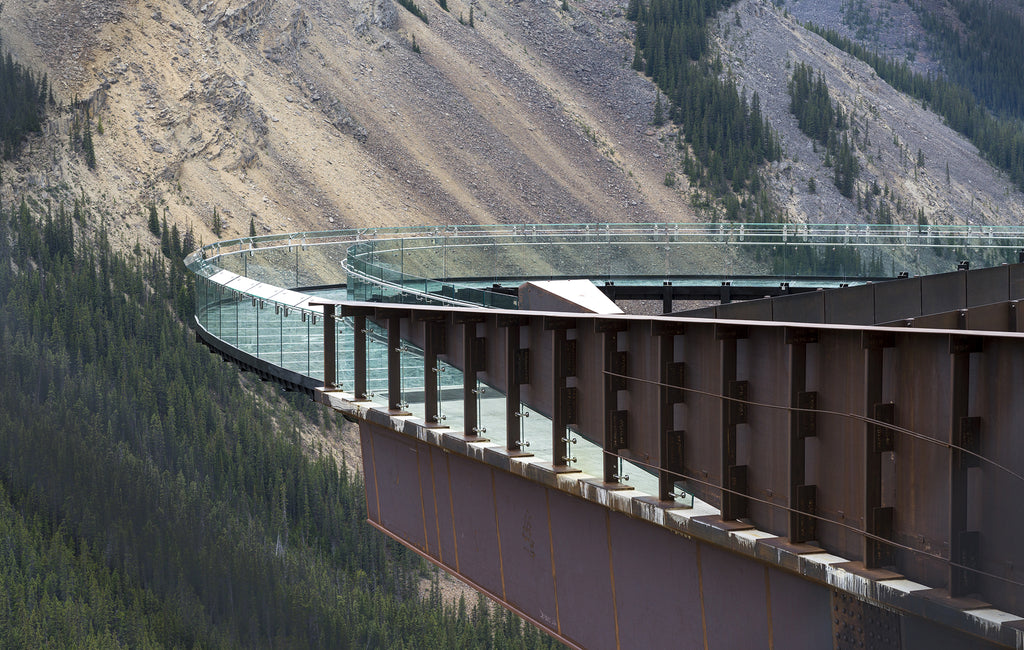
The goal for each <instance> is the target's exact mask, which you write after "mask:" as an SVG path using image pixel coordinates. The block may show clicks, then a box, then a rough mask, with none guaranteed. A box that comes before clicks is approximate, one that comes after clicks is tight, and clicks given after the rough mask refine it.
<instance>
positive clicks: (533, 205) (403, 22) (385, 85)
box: [0, 0, 1024, 246]
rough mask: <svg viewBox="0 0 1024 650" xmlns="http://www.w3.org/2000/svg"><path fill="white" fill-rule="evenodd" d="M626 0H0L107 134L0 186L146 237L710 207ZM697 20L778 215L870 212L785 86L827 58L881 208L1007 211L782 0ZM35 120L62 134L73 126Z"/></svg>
mask: <svg viewBox="0 0 1024 650" xmlns="http://www.w3.org/2000/svg"><path fill="white" fill-rule="evenodd" d="M625 4H626V3H625V2H621V3H618V2H614V1H613V0H581V1H578V2H575V3H569V5H568V10H564V9H563V8H562V4H561V3H560V2H556V1H555V0H519V1H518V2H516V1H512V0H470V2H464V1H463V0H450V2H448V6H449V9H450V12H445V11H444V10H442V9H441V7H440V6H439V5H438V4H437V3H436V2H434V1H433V0H421V1H420V2H419V7H420V8H421V9H422V10H423V11H424V12H425V14H426V16H427V17H428V18H429V23H424V22H422V21H420V20H419V19H417V18H416V17H415V16H413V15H412V14H411V13H409V12H408V11H406V10H405V9H403V8H401V7H399V6H397V5H396V4H394V3H393V2H392V0H351V1H350V2H342V3H337V4H328V3H323V2H320V1H319V0H248V1H245V0H209V1H201V2H200V1H190V0H183V1H181V2H175V1H173V0H150V1H148V2H144V3H139V2H131V1H128V0H117V1H113V2H104V3H98V4H97V3H85V2H83V1H82V0H50V1H49V2H43V0H7V2H6V3H5V6H4V8H3V13H2V14H0V33H2V35H3V37H4V39H5V43H6V44H7V45H8V46H10V47H12V48H13V49H14V50H15V52H16V53H18V55H19V57H20V58H22V59H23V60H25V61H26V62H28V63H31V64H35V65H44V66H46V69H47V70H48V71H49V73H50V79H51V80H53V82H54V89H55V91H56V93H57V95H58V97H59V98H60V99H61V100H62V101H64V102H65V103H66V102H68V101H70V100H71V99H73V98H75V97H80V98H91V99H92V104H93V110H94V113H95V115H96V116H98V118H100V119H102V122H103V126H104V134H103V135H102V136H97V137H96V138H95V142H96V155H97V168H96V170H94V171H88V170H86V169H85V168H84V165H82V164H81V161H80V160H79V159H78V158H77V157H75V156H72V155H70V154H68V153H67V152H64V151H62V150H61V148H60V147H56V146H49V147H48V148H46V150H45V151H43V150H41V149H42V147H35V148H31V150H30V154H29V156H28V157H27V158H26V159H25V160H24V161H23V162H22V163H21V164H20V165H19V166H18V167H17V168H10V167H11V166H10V165H8V167H9V169H7V171H6V173H5V174H4V177H3V181H2V183H0V188H2V191H3V194H4V195H10V196H17V195H20V194H21V193H22V192H24V191H26V190H33V189H34V190H37V191H38V190H40V189H42V188H46V187H50V188H57V189H56V190H53V191H51V194H52V195H54V196H58V197H63V198H65V199H68V198H69V197H67V196H66V193H65V194H61V191H60V188H61V187H83V188H85V190H86V196H87V198H88V199H89V200H90V201H93V202H95V203H96V204H97V205H102V209H101V210H100V211H99V212H100V213H101V214H102V215H105V217H106V220H107V225H108V229H109V230H110V232H111V234H112V236H113V237H114V238H115V240H118V241H121V242H123V243H124V244H126V245H132V244H134V243H135V242H136V241H141V243H142V244H143V245H144V246H152V245H153V244H154V242H153V241H152V240H151V238H150V236H149V235H148V234H146V232H145V230H144V228H143V224H144V223H145V211H144V210H143V206H145V205H147V204H149V203H157V204H158V205H160V206H161V207H162V212H163V214H165V215H166V216H167V218H168V219H169V221H170V222H171V223H176V224H178V225H179V226H180V228H181V229H182V230H183V231H184V230H186V229H188V228H189V227H192V228H194V229H195V232H196V239H197V241H205V242H209V241H211V240H213V239H216V238H219V237H229V236H239V235H245V234H248V232H249V225H250V221H252V223H253V225H254V226H255V228H256V231H257V233H258V234H263V233H267V232H284V231H295V230H321V229H329V228H337V227H342V226H388V225H401V224H412V223H415V224H428V223H444V224H453V223H474V222H481V223H489V222H531V221H536V222H545V221H556V222H557V221H575V222H586V221H601V222H621V221H689V220H694V219H713V218H721V216H722V212H721V211H720V210H716V209H714V208H711V209H708V208H703V207H702V208H695V207H693V206H695V205H696V206H700V205H701V204H702V200H701V197H700V196H698V195H695V194H693V193H692V190H691V188H689V187H687V185H686V183H685V180H683V182H680V183H677V184H676V186H675V187H668V186H666V184H665V182H664V181H665V179H666V172H669V171H676V172H678V171H679V168H678V167H677V164H678V161H679V156H680V153H679V152H678V151H677V150H676V148H675V146H674V144H673V137H672V136H673V135H674V128H673V127H672V126H671V125H666V126H664V127H660V128H657V129H656V128H654V127H652V126H651V125H650V122H651V120H652V117H653V105H654V99H655V90H654V87H653V85H652V84H651V83H650V81H649V80H648V79H646V78H644V77H643V76H641V75H639V74H638V73H636V72H634V71H633V70H632V69H631V68H630V62H631V60H632V54H633V51H632V50H633V48H632V41H631V39H632V29H633V25H632V23H630V22H629V21H627V20H626V19H625V17H624V11H625ZM471 9H472V11H473V21H474V26H473V27H470V26H469V25H467V24H463V23H466V22H468V19H469V16H470V10H471ZM460 18H461V21H460ZM737 21H738V22H739V23H740V24H741V25H742V26H737V25H736V22H737ZM716 25H717V26H716V27H715V30H716V32H715V34H716V35H715V42H716V43H717V47H719V48H720V49H719V51H720V52H721V53H722V55H723V60H724V61H725V62H726V65H727V68H728V70H729V71H730V73H731V74H733V75H734V76H735V77H736V79H737V80H738V81H739V83H740V84H741V85H743V86H744V87H745V88H746V89H747V91H748V96H749V95H750V94H751V93H752V92H753V91H755V90H756V91H757V92H758V93H759V95H760V96H761V101H762V104H763V107H764V111H765V114H766V115H767V116H768V117H769V118H770V120H771V122H772V124H773V125H774V126H775V128H776V129H778V130H779V131H780V132H781V134H782V135H783V143H784V147H785V155H786V159H784V160H783V161H782V162H781V163H779V164H777V165H773V167H772V169H770V170H769V171H768V172H767V174H768V180H769V182H770V186H771V187H772V188H773V190H774V193H775V196H776V200H777V201H778V203H779V204H780V205H781V206H782V208H783V212H784V214H785V215H786V218H788V219H790V220H793V221H811V222H814V221H862V220H874V219H875V218H876V217H875V216H874V215H872V214H869V213H867V212H865V211H863V210H858V206H857V204H856V202H855V201H853V200H850V199H846V198H843V197H841V196H839V194H838V193H837V192H834V188H832V187H831V184H830V183H829V182H828V178H829V174H830V173H831V170H829V169H828V168H826V167H824V166H823V165H822V160H821V156H820V153H815V152H814V151H813V148H812V145H811V141H810V140H809V139H808V138H806V136H803V135H802V134H801V133H799V132H798V131H796V130H795V128H794V124H795V122H794V120H793V118H792V116H791V115H789V113H788V110H787V107H788V99H787V98H786V96H785V85H786V81H787V76H788V74H789V70H788V69H787V64H788V63H790V62H793V61H797V60H800V61H807V62H810V63H811V64H812V65H813V66H814V67H815V68H816V69H821V70H823V71H824V72H825V73H826V76H828V78H829V79H830V80H832V81H830V83H833V84H834V85H835V90H834V94H835V95H836V96H837V97H838V98H839V100H840V102H842V103H843V104H844V105H845V106H846V107H847V108H848V109H849V110H850V111H851V112H852V113H853V115H854V116H855V120H859V121H858V122H857V123H858V124H861V125H863V126H862V127H861V128H864V127H866V129H867V138H864V134H863V132H861V133H860V135H861V139H862V141H863V145H862V147H861V149H862V150H861V151H860V153H859V156H860V158H861V163H862V165H863V166H864V167H865V170H866V171H865V174H864V175H863V177H862V181H861V184H862V186H863V187H864V188H866V187H868V186H869V185H870V184H871V182H872V181H875V182H877V184H878V185H879V187H880V188H885V187H887V186H888V187H889V188H891V190H892V191H894V192H896V193H897V194H898V198H899V200H900V205H901V208H902V212H900V213H898V214H896V215H895V218H896V220H897V221H901V222H916V221H917V219H918V215H919V214H921V213H922V211H923V214H924V217H925V219H927V220H929V221H932V222H943V223H964V222H966V221H971V222H974V223H978V222H989V223H1005V222H1007V221H1009V220H1011V219H1012V218H1015V216H1014V215H1016V214H1017V213H1019V210H1020V208H1021V205H1022V203H1024V200H1022V198H1021V196H1020V194H1019V193H1018V192H1016V191H1014V190H1013V189H1012V188H1008V185H1009V184H1008V183H1007V182H1005V181H1004V180H1003V179H1002V178H1001V177H1000V175H999V174H998V173H996V172H994V171H993V170H992V169H991V168H990V166H988V165H987V164H986V163H985V162H984V161H983V160H981V158H980V157H978V156H977V154H976V152H975V151H974V148H973V147H972V146H971V145H969V144H967V143H966V142H965V141H964V140H963V139H962V138H960V137H959V136H956V135H955V134H953V133H952V132H951V131H949V129H946V128H945V127H944V126H943V125H942V124H941V121H940V120H938V119H937V118H936V117H935V116H934V115H932V114H930V113H927V112H926V111H923V110H922V109H921V108H920V106H918V105H915V104H914V102H911V101H909V100H907V99H906V98H904V97H903V96H901V95H899V94H898V93H895V92H894V91H892V90H891V89H889V88H888V86H886V85H885V84H884V83H882V82H881V81H879V80H878V79H876V78H874V77H873V75H872V74H871V73H870V70H868V69H867V68H865V67H864V66H863V65H862V64H860V63H858V62H856V61H855V60H852V59H851V58H850V57H847V56H846V55H843V54H841V53H838V52H837V51H836V50H834V49H833V48H831V47H830V46H828V45H827V44H825V43H824V41H822V40H821V39H819V38H817V37H816V36H813V35H811V34H809V33H807V32H806V31H805V30H804V29H803V28H801V27H800V26H799V25H797V24H796V23H795V22H794V21H793V20H792V19H791V18H789V17H787V15H785V14H784V12H783V11H782V10H780V9H776V8H774V7H773V6H772V5H770V4H766V3H760V2H754V1H749V0H745V1H744V2H742V3H741V4H739V5H737V6H736V7H735V10H729V11H727V12H724V13H723V15H722V16H720V18H719V20H718V21H717V23H716ZM414 39H415V44H416V46H417V48H418V49H419V50H420V51H419V52H416V51H414V49H413V42H414ZM48 128H49V129H50V133H51V135H53V136H59V137H56V138H55V139H56V140H57V141H60V137H63V138H65V139H66V138H67V137H68V134H69V131H70V130H71V128H72V124H71V119H70V118H69V117H68V116H67V114H66V113H65V114H62V117H59V118H57V119H55V120H53V121H52V122H51V124H50V125H49V127H48ZM918 148H920V149H921V150H922V153H923V155H924V157H925V160H926V165H925V167H924V168H923V169H921V170H918V174H917V178H914V165H912V164H908V162H907V160H908V156H910V157H913V156H915V155H916V152H917V149H918ZM947 161H948V162H949V164H950V182H949V183H948V184H947V183H946V181H945V163H946V162H947ZM812 177H813V178H815V179H816V186H817V192H816V193H815V194H811V193H810V192H809V191H808V189H807V185H808V181H809V179H810V178H812ZM865 191H866V190H865ZM893 204H895V201H893ZM214 208H217V210H218V214H219V215H220V216H221V217H222V219H223V226H224V228H223V231H222V232H221V234H220V236H219V237H218V235H216V234H215V233H214V232H213V231H212V227H213V212H214Z"/></svg>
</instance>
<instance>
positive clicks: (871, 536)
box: [602, 370, 1024, 587]
mask: <svg viewBox="0 0 1024 650" xmlns="http://www.w3.org/2000/svg"><path fill="white" fill-rule="evenodd" d="M602 372H603V373H604V374H607V375H609V376H612V377H619V378H622V379H626V380H632V381H638V382H641V383H646V384H651V385H655V386H659V387H663V388H673V389H677V390H683V391H687V392H691V393H694V394H698V395H703V396H706V397H712V398H717V399H721V400H727V401H731V402H738V403H741V404H747V405H749V406H761V407H764V408H770V409H775V410H784V411H791V412H803V413H822V414H825V415H835V416H839V417H846V418H850V419H853V420H857V421H860V422H864V423H865V424H874V425H878V426H882V427H884V428H887V429H892V430H894V431H899V432H900V433H903V434H905V435H908V436H910V437H913V438H916V439H919V440H923V441H925V442H930V443H934V444H935V445H937V446H939V447H945V448H947V449H956V450H958V451H961V452H963V453H966V454H969V455H971V456H974V457H976V458H978V459H980V460H982V461H984V462H987V463H989V464H991V465H992V466H994V467H996V468H998V469H1000V470H1002V471H1004V472H1006V473H1007V474H1009V475H1010V476H1013V477H1014V478H1016V479H1018V480H1020V481H1022V482H1024V477H1022V476H1021V475H1020V474H1018V473H1017V472H1014V471H1013V470H1011V469H1009V468H1008V467H1006V466H1004V465H1002V464H1000V463H997V462H996V461H993V460H991V459H989V458H985V457H984V456H981V455H980V454H977V453H975V452H972V451H970V450H968V449H964V448H963V447H960V446H958V445H954V444H951V443H947V442H943V441H941V440H936V439H935V438H929V437H928V436H925V435H924V434H921V433H918V432H916V431H913V430H911V429H907V428H905V427H899V426H896V425H894V424H890V423H888V422H882V421H881V420H876V419H874V418H869V417H867V416H863V415H858V414H856V413H843V412H841V411H831V410H826V409H809V408H800V407H795V406H781V405H778V404H765V403H762V402H755V401H752V400H745V399H741V398H738V397H729V396H727V395H722V394H720V393H712V392H710V391H704V390H700V389H698V388H686V387H682V386H673V385H672V384H667V383H665V382H660V381H654V380H651V379H643V378H640V377H632V376H629V375H623V374H620V373H616V372H612V371H610V370H604V371H602ZM604 453H607V454H611V455H612V456H615V457H616V458H619V459H622V460H625V461H627V462H630V463H633V464H634V465H640V466H643V467H647V468H650V469H652V470H655V471H663V472H667V473H669V474H672V475H674V476H679V477H681V478H683V479H686V480H687V481H693V482H695V483H699V484H701V485H704V486H706V487H710V488H713V489H715V490H721V491H723V492H727V493H729V494H734V495H736V496H740V497H743V498H746V499H750V500H752V501H756V502H758V503H762V504H764V505H767V506H769V507H772V508H776V509H781V510H785V511H786V512H790V513H794V514H797V515H802V516H805V517H811V518H812V519H816V520H818V521H823V522H825V523H829V524H833V525H835V526H839V527H841V528H844V529H846V530H848V531H850V532H853V533H855V534H858V535H863V536H864V537H867V538H869V539H873V540H876V541H879V542H882V543H884V544H887V545H889V546H893V547H895V548H900V549H902V550H905V551H909V552H911V553H916V554H919V555H923V556H925V557H929V558H932V559H935V560H939V561H940V562H944V563H946V564H949V565H950V566H954V567H957V568H960V569H964V570H966V571H971V572H973V573H976V574H978V575H983V576H986V577H989V578H993V579H995V580H999V581H1002V582H1005V583H1008V584H1011V585H1014V586H1017V587H1024V582H1020V581H1017V580H1013V579H1011V578H1007V577H1005V576H1000V575H997V574H994V573H989V572H987V571H984V570H982V569H978V568H975V567H969V566H966V565H963V564H960V563H958V562H954V561H953V560H952V559H949V558H945V557H942V556H941V555H936V554H934V553H929V552H927V551H924V550H921V549H917V548H914V547H912V546H907V545H905V544H900V543H899V542H896V541H894V540H891V539H888V538H885V537H881V536H879V535H876V534H874V533H869V532H868V531H866V530H863V529H860V528H857V527H856V526H853V525H851V524H847V523H843V522H841V521H837V520H834V519H829V518H827V517H824V516H822V515H816V514H812V513H809V512H804V511H802V510H797V509H795V508H791V507H789V506H786V505H781V504H778V503H773V502H771V501H768V500H766V499H761V498H759V497H756V496H753V495H750V494H747V493H745V492H739V491H738V490H732V489H729V488H727V487H726V486H724V485H718V484H716V483H711V482H710V481H705V480H703V479H699V478H697V477H691V476H688V475H686V474H681V473H679V472H673V471H671V470H668V469H666V468H663V467H660V466H658V465H654V464H652V463H647V462H644V461H640V460H637V459H635V458H632V457H626V456H623V455H621V454H618V453H616V452H613V451H608V450H604ZM823 550H824V549H823Z"/></svg>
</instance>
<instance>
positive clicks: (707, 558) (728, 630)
mask: <svg viewBox="0 0 1024 650" xmlns="http://www.w3.org/2000/svg"><path fill="white" fill-rule="evenodd" d="M700 570H701V592H702V594H703V598H704V616H705V621H706V629H707V634H708V644H707V647H709V648H767V647H768V602H767V594H768V585H767V584H765V581H766V578H767V575H768V568H767V567H763V568H761V567H758V565H756V564H754V563H753V562H750V561H743V560H741V559H740V558H739V557H738V556H736V555H734V554H732V553H730V552H728V551H724V550H720V549H717V548H715V547H713V546H709V545H707V544H701V545H700ZM735 612H743V624H742V625H737V624H736V623H737V622H736V618H735Z"/></svg>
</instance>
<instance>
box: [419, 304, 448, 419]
mask: <svg viewBox="0 0 1024 650" xmlns="http://www.w3.org/2000/svg"><path fill="white" fill-rule="evenodd" d="M439 332H441V333H443V332H444V330H443V326H442V325H441V323H437V322H435V321H432V320H425V321H423V419H424V420H426V423H427V426H431V425H436V424H440V422H441V418H440V414H439V413H438V410H437V385H438V380H439V377H438V372H437V354H438V352H439V351H440V350H439V347H440V345H439V343H440V342H439V341H438V339H439V338H440V337H441V335H440V334H439Z"/></svg>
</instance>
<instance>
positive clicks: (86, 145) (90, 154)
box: [82, 113, 96, 169]
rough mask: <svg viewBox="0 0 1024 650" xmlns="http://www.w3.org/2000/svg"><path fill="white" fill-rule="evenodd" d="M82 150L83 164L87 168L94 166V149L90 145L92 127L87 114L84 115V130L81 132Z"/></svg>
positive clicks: (93, 167)
mask: <svg viewBox="0 0 1024 650" xmlns="http://www.w3.org/2000/svg"><path fill="white" fill-rule="evenodd" d="M82 152H83V153H84V154H85V164H86V165H88V167H89V169H95V168H96V151H95V150H94V149H93V146H92V127H91V126H90V124H89V114H88V113H86V115H85V132H84V133H83V134H82Z"/></svg>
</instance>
